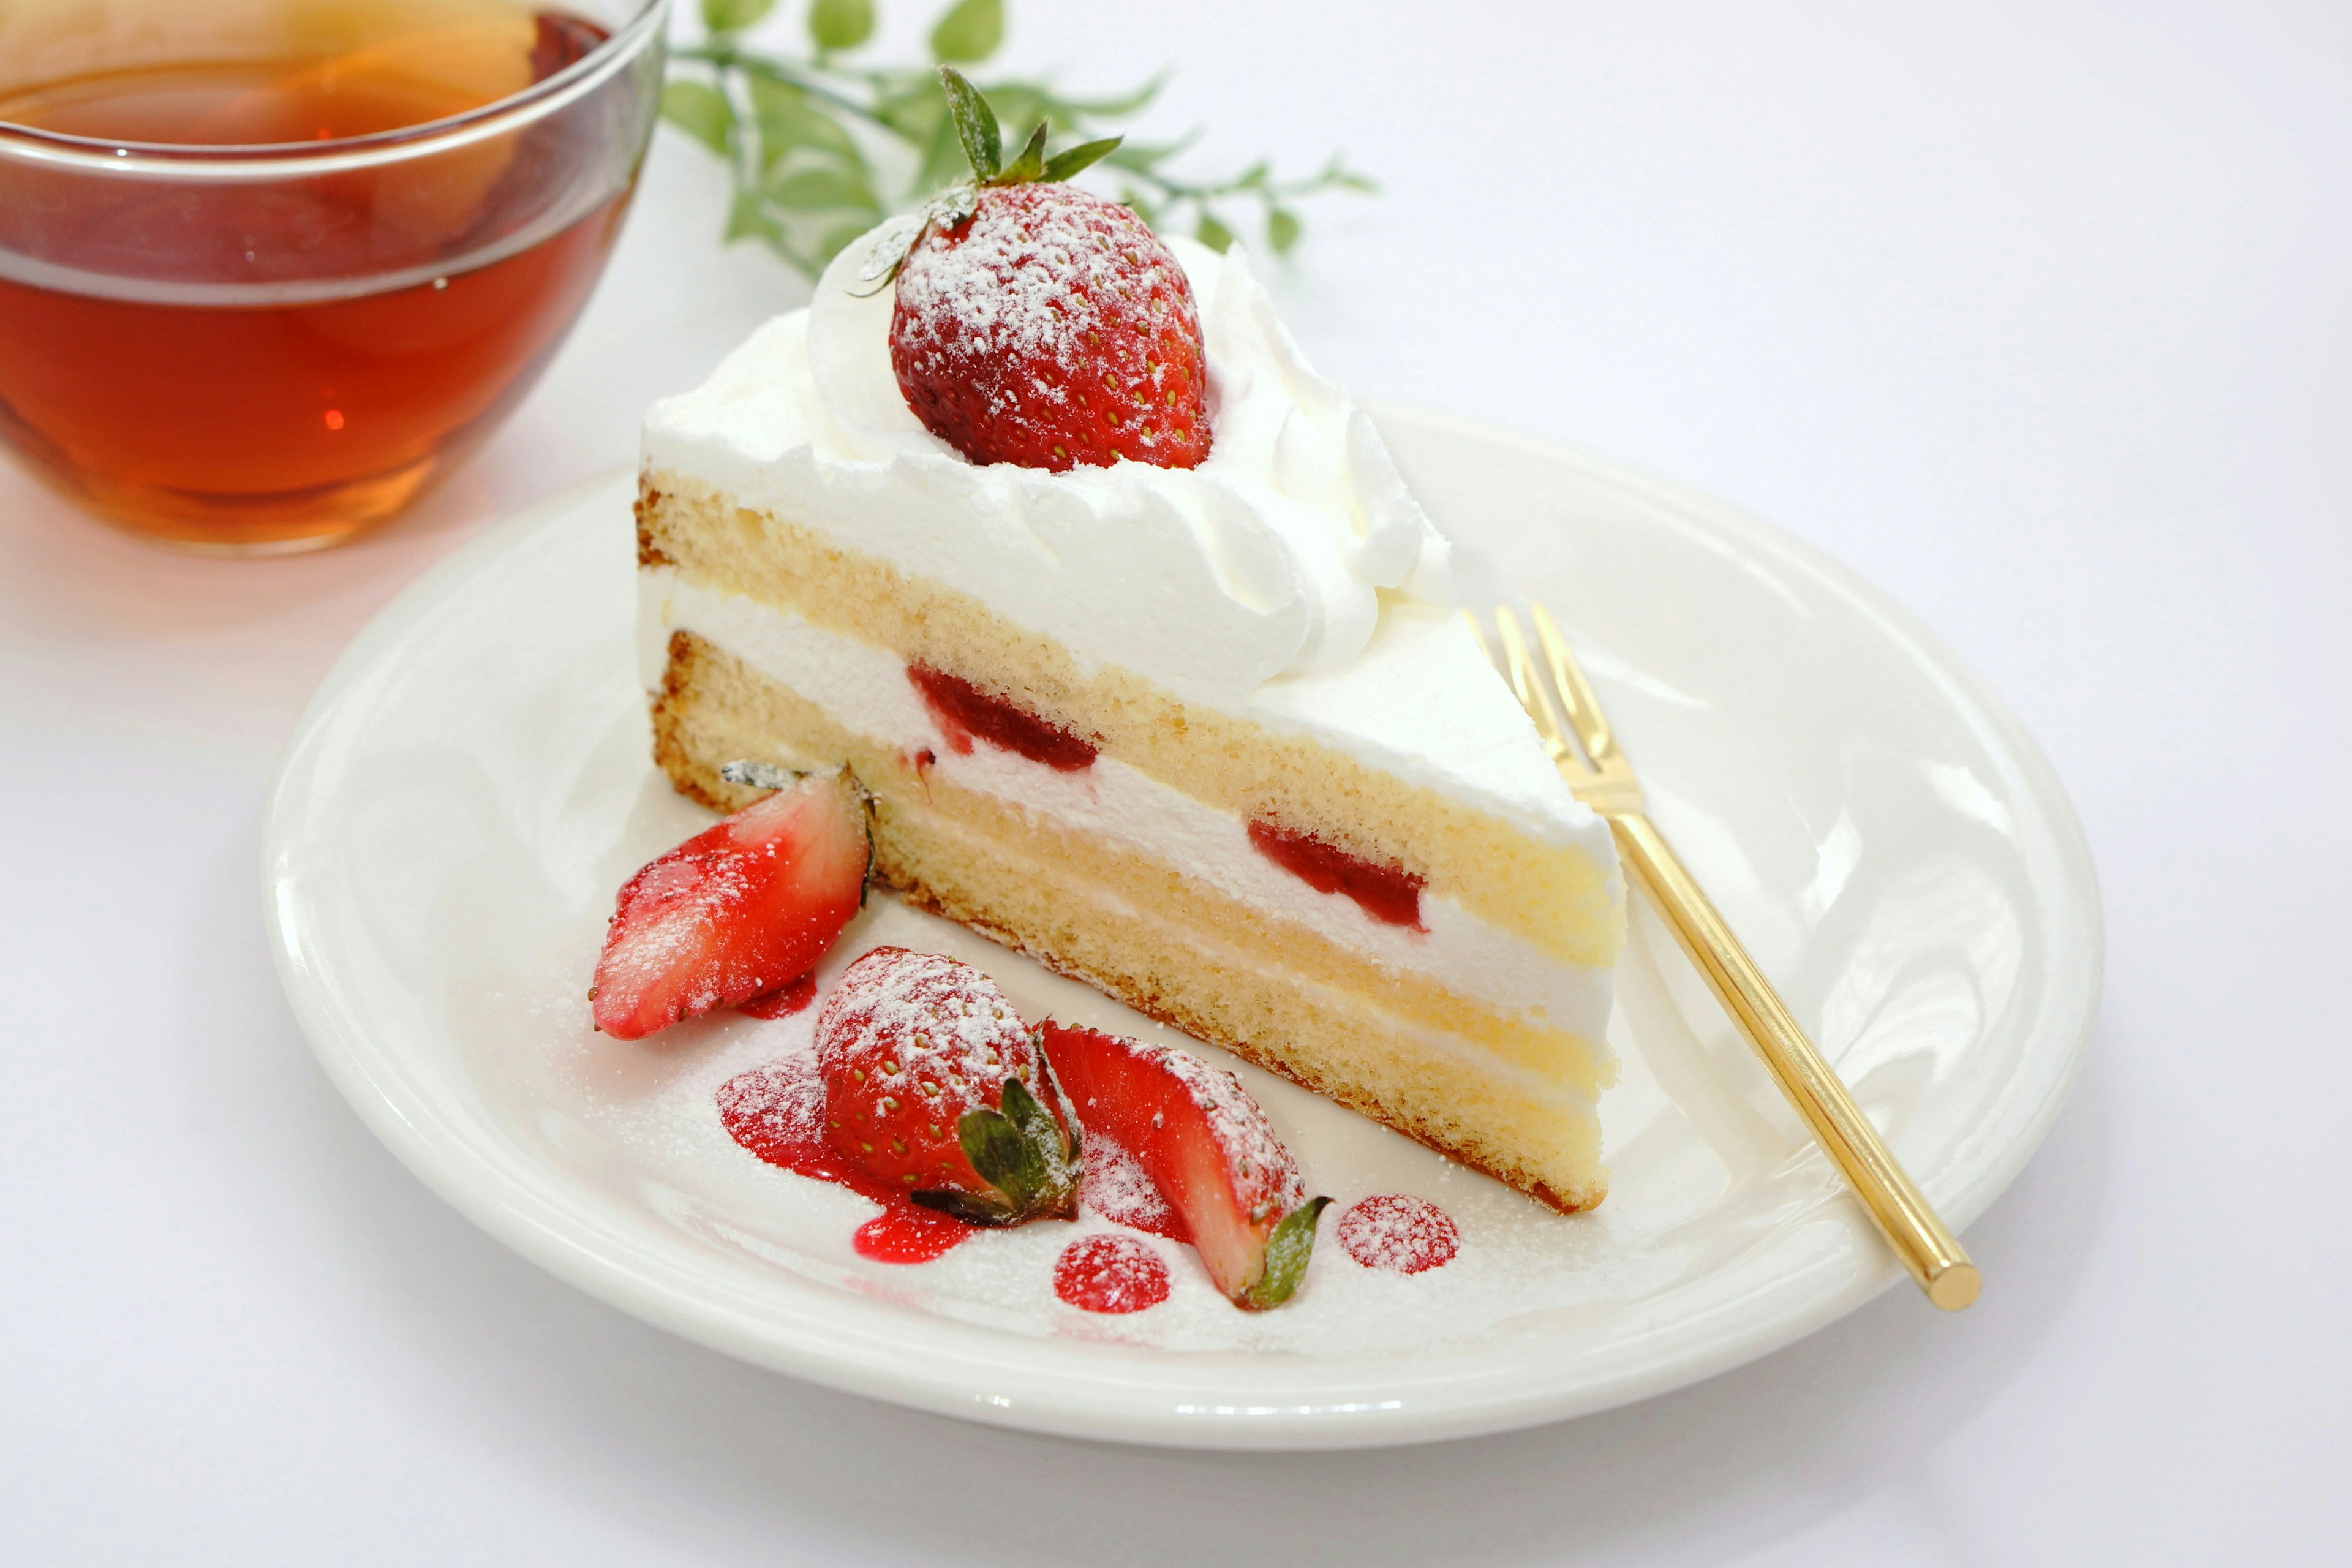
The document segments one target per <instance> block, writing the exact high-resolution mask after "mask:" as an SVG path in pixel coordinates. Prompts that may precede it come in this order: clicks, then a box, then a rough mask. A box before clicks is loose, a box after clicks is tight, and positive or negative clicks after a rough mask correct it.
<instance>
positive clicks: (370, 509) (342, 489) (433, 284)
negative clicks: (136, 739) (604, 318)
mask: <svg viewBox="0 0 2352 1568" xmlns="http://www.w3.org/2000/svg"><path fill="white" fill-rule="evenodd" d="M619 9H620V10H621V11H622V12H623V13H624V15H622V16H616V17H612V18H608V19H607V20H605V21H599V20H596V19H594V18H593V16H588V15H583V14H577V13H574V12H572V11H568V10H554V9H549V8H543V7H542V8H537V9H534V8H531V7H530V6H528V5H520V4H509V3H508V0H276V3H270V0H196V3H193V4H192V3H190V0H137V3H129V0H113V3H110V4H98V3H93V0H80V3H77V0H32V3H29V4H26V3H12V0H0V442H5V444H6V445H7V446H8V447H12V448H13V449H14V450H15V452H16V455H17V456H18V457H19V458H21V459H23V460H24V461H25V462H26V463H27V464H28V465H29V466H31V467H32V468H34V469H35V470H36V471H37V472H39V473H40V474H41V475H42V476H43V477H44V478H46V479H48V480H49V481H50V482H51V483H52V484H54V485H55V486H56V487H57V488H58V489H61V490H63V491H65V492H66V493H68V495H71V496H73V497H74V498H75V499H77V500H79V501H81V502H82V503H83V504H84V505H86V506H87V507H89V509H91V510H95V511H98V512H99V513H100V514H101V515H104V516H107V517H110V518H111V519H113V520H115V521H120V522H122V523H125V524H127V525H129V526H131V527H132V528H135V529H138V530H140V531H143V532H147V533H150V534H153V535H159V536H162V537H165V538H169V539H173V540H176V541H179V542H186V543H194V544H199V545H208V546H212V547H215V548H228V549H245V550H252V549H272V548H275V549H287V548H299V547H302V546H304V545H306V544H310V543H317V542H327V541H330V540H331V539H333V538H336V537H340V536H341V535H343V534H345V533H348V532H349V531H352V530H353V529H356V528H358V527H362V526H364V525H365V524H366V523H368V522H370V521H376V520H378V519H381V518H383V517H385V516H388V515H390V514H391V513H392V512H394V511H395V510H398V509H399V508H400V507H401V506H402V505H403V504H404V502H405V501H406V500H408V499H409V498H410V497H411V496H413V495H414V494H415V492H416V490H417V489H419V488H420V487H421V486H423V485H424V484H425V482H426V481H427V480H428V479H431V478H432V477H433V476H434V475H435V474H436V472H438V471H440V470H441V469H443V468H446V465H448V464H449V463H450V462H451V461H452V460H454V459H455V458H457V456H459V455H460V454H462V453H463V452H464V451H465V450H466V449H467V447H470V446H471V445H472V444H473V443H475V442H476V441H478V440H479V439H480V438H481V437H483V436H484V435H486V434H487V433H488V431H489V430H490V429H491V428H492V427H493V426H495V425H496V423H497V422H498V420H499V417H500V416H503V415H504V414H505V413H506V412H507V410H508V409H509V407H510V406H511V405H513V404H514V403H515V402H516V401H517V400H518V399H519V398H520V396H521V395H522V394H523V393H524V392H525V391H526V390H528V388H529V386H530V383H531V381H532V380H533V379H534V378H535V376H536V375H537V374H538V373H539V371H540V370H541V368H542V367H543V366H544V365H545V363H546V362H547V360H548V359H549V358H550V357H551V355H552V354H553V353H554V351H555V349H556V347H557V346H558V345H559V343H560V342H561V341H562V337H563V335H564V333H565V331H567V330H568V328H569V327H570V325H571V323H572V319H573V318H574V317H575V316H576V315H577V314H578V312H579V310H580V309H581V307H582V305H583V303H584V302H585V300H586V299H587V296H588V293H589V290H590V289H592V288H593V285H594V282H595V279H596V276H597V273H598V271H599V270H600V269H601V268H602V266H603V263H604V257H605V254H606V252H607V250H608V249H609V248H610V247H611V244H612V241H613V238H614V234H615V232H616V230H617V229H618V226H619V225H620V221H621V217H622V215H623V213H624V212H625V208H626V205H627V203H628V198H629V194H630V188H631V184H632V181H633V179H634V176H635V166H636V160H637V158H638V156H639V155H640V153H642V151H643V148H644V143H645V137H646V131H647V129H648V126H649V122H650V114H651V110H652V105H653V101H654V98H655V95H656V93H657V91H658V81H657V76H658V69H659V59H658V55H659V45H658V27H657V26H647V25H646V24H648V23H652V24H657V22H658V17H657V16H655V17H647V16H646V15H645V8H644V7H641V6H625V7H620V8H619ZM615 25H626V26H632V27H633V28H634V30H635V31H636V32H642V33H645V34H647V35H649V36H650V38H651V41H650V42H649V43H646V44H645V45H644V46H643V47H642V49H641V58H638V59H636V60H634V61H632V60H622V61H618V62H614V61H612V60H610V59H609V58H608V57H610V56H611V55H613V54H614V52H615V51H614V50H604V56H603V57H600V56H599V50H600V47H602V46H604V45H605V44H606V42H607V40H608V38H609V37H611V36H612V32H613V28H614V26H615ZM600 68H601V74H599V73H600ZM535 92H536V93H538V94H539V95H540V98H539V100H536V101H534V100H533V98H532V95H533V94H534V93H535Z"/></svg>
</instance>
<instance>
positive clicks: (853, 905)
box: [588, 768, 874, 1040]
mask: <svg viewBox="0 0 2352 1568" xmlns="http://www.w3.org/2000/svg"><path fill="white" fill-rule="evenodd" d="M748 776H751V775H749V774H748V773H747V777H748ZM757 778H758V780H759V782H763V783H764V782H767V781H768V780H770V779H773V781H774V782H776V783H778V784H783V785H784V787H782V788H779V789H777V790H776V792H775V793H774V794H773V795H767V796H765V797H764V798H762V799H761V800H759V801H756V802H754V803H753V804H751V805H747V806H745V807H744V808H743V809H742V810H740V811H739V812H737V813H736V814H735V815H734V816H730V817H729V818H728V819H727V820H726V821H724V822H722V823H720V824H719V826H716V827H712V828H709V829H708V830H707V831H705V832H702V833H698V834H696V835H695V836H694V837H691V838H689V839H688V840H687V841H686V842H685V843H683V844H681V845H679V846H678V847H677V848H675V849H673V850H671V851H670V852H669V853H668V854H667V855H664V856H663V857H661V858H659V859H657V860H656V861H654V862H653V863H652V864H650V865H648V866H646V868H644V869H643V870H641V871H639V872H638V873H637V874H636V875H635V876H634V877H632V878H630V879H629V880H628V882H627V884H626V885H625V886H624V887H623V888H622V889H621V896H620V899H619V902H618V907H617V908H616V909H615V910H614V915H613V921H612V924H611V925H610V926H609V927H607V928H606V931H605V933H604V956H603V957H601V958H600V959H598V960H597V961H596V980H595V984H593V985H592V986H591V987H590V988H589V991H588V1000H589V1002H590V1003H591V1005H593V1010H594V1015H595V1020H596V1027H598V1028H599V1029H602V1030H603V1031H604V1033H606V1034H608V1035H615V1036H618V1037H620V1038H622V1039H625V1040H634V1039H638V1038H641V1037H644V1036H646V1035H650V1034H652V1033H653V1032H654V1031H655V1030H656V1029H663V1028H667V1027H668V1026H670V1025H672V1024H675V1023H677V1021H678V1020H679V1019H681V1018H692V1017H698V1016H700V1015H702V1014H704V1013H708V1012H709V1011H711V1010H712V1009H713V1008H717V1007H731V1006H733V1005H736V1004H737V1003H739V1002H749V1001H751V999H752V998H754V997H758V996H764V995H766V994H768V993H770V992H772V991H775V990H777V989H778V988H779V987H781V986H783V985H786V984H790V983H791V982H793V981H794V980H797V979H799V978H800V977H801V976H802V975H803V974H806V973H808V972H809V971H810V970H812V969H814V968H815V967H816V962H817V960H818V959H820V958H822V957H824V952H825V949H827V948H829V947H831V946H832V945H833V944H834V942H835V939H836V938H838V937H839V936H840V935H841V931H842V928H843V927H844V926H845V925H847V924H848V923H849V919H850V917H851V916H852V915H854V914H856V912H857V906H858V904H859V902H860V901H861V900H863V899H864V897H865V892H866V868H867V865H868V864H869V862H870V861H871V860H872V859H873V855H874V849H873V844H872V841H871V840H870V839H869V838H868V837H867V836H866V800H865V795H864V793H863V792H862V791H860V790H859V789H858V787H857V781H856V779H854V778H852V777H851V776H850V773H849V770H848V769H846V768H844V769H842V770H841V771H840V772H839V773H810V774H807V775H805V776H803V777H801V778H800V779H799V780H798V782H792V775H789V774H782V773H778V772H777V771H776V770H772V769H761V770H758V772H757Z"/></svg>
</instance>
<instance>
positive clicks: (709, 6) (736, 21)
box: [702, 0, 776, 33]
mask: <svg viewBox="0 0 2352 1568" xmlns="http://www.w3.org/2000/svg"><path fill="white" fill-rule="evenodd" d="M775 5H776V0H702V25H703V26H706V27H708V28H709V29H710V30H711V31H712V32H714V33H740V32H741V31H742V30H743V29H744V28H746V27H748V26H751V25H752V24H753V23H755V22H757V21H759V20H760V18H761V17H762V16H766V15H767V14H768V13H769V12H770V11H772V10H773V9H775Z"/></svg>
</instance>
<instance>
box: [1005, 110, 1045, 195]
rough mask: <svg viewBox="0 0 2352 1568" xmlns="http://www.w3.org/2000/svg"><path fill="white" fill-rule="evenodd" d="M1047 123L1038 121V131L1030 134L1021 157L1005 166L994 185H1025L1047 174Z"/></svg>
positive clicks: (1022, 149)
mask: <svg viewBox="0 0 2352 1568" xmlns="http://www.w3.org/2000/svg"><path fill="white" fill-rule="evenodd" d="M1045 131H1046V126H1045V121H1042V120H1041V121H1037V129H1036V130H1034V131H1032V132H1029V140H1028V141H1027V142H1025V143H1024V144H1023V146H1022V148H1021V152H1020V154H1019V156H1017V157H1015V158H1014V159H1013V162H1011V163H1007V164H1005V165H1004V171H1003V173H1002V174H998V175H997V176H996V179H995V180H994V182H992V183H993V184H1000V185H1025V184H1029V183H1031V182H1032V181H1034V180H1036V179H1038V178H1040V177H1041V176H1043V175H1044V174H1045Z"/></svg>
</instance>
